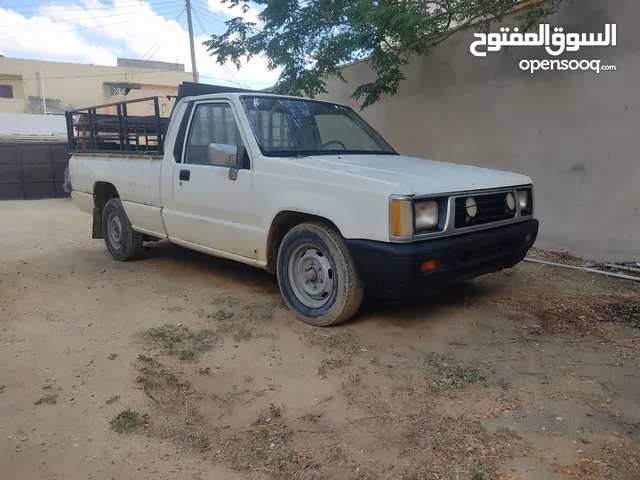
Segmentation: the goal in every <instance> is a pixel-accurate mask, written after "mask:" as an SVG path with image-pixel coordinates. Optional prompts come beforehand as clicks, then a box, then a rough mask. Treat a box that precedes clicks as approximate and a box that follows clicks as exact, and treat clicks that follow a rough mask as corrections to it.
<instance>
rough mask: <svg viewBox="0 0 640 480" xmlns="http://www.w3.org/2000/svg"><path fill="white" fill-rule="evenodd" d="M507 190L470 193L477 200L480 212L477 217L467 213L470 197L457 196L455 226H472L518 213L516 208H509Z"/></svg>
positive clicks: (505, 218) (510, 216) (511, 216)
mask: <svg viewBox="0 0 640 480" xmlns="http://www.w3.org/2000/svg"><path fill="white" fill-rule="evenodd" d="M506 195H507V192H503V193H489V194H484V195H469V197H471V198H473V199H474V200H475V202H476V205H477V208H478V212H477V214H476V216H475V217H471V216H470V215H469V214H468V213H467V208H466V207H465V202H466V200H467V198H469V197H461V198H456V204H455V206H456V216H455V222H454V226H455V228H465V227H472V226H474V225H483V224H485V223H491V222H499V221H501V220H509V219H511V218H514V217H515V215H516V212H515V210H509V209H508V208H507V203H506V201H505V197H506Z"/></svg>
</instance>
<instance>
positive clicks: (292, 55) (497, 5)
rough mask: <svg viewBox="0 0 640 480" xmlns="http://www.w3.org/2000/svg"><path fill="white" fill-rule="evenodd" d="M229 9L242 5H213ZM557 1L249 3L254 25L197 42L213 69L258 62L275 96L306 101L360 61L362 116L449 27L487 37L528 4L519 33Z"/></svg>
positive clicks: (234, 24) (232, 0)
mask: <svg viewBox="0 0 640 480" xmlns="http://www.w3.org/2000/svg"><path fill="white" fill-rule="evenodd" d="M221 1H222V3H225V4H227V5H228V6H229V7H236V6H242V7H243V8H244V9H245V11H246V10H248V9H249V3H246V2H245V1H241V0H221ZM561 2H562V0H548V1H546V2H542V3H538V2H530V1H529V0H422V1H415V0H255V1H253V2H251V3H252V4H255V5H257V6H258V8H260V9H262V8H264V10H262V12H261V13H260V15H259V17H258V18H259V19H260V21H261V22H262V25H261V28H257V25H256V23H253V22H249V21H246V20H244V19H243V18H241V17H236V18H233V19H231V20H229V21H227V22H226V25H227V31H226V32H224V33H223V34H222V35H212V36H211V39H209V40H207V41H206V42H204V45H205V46H206V47H207V50H208V51H209V53H210V54H211V55H212V56H214V57H216V59H217V62H218V63H220V64H224V63H225V62H227V61H231V62H232V63H234V64H235V65H236V67H237V68H240V62H241V60H242V59H243V58H247V59H251V58H252V57H254V56H257V55H264V56H265V57H266V58H267V59H268V68H269V69H271V70H273V69H280V70H281V74H280V77H279V78H278V81H277V83H276V85H275V91H277V92H280V93H286V94H290V95H306V96H308V97H314V96H316V95H318V94H320V93H327V91H326V88H325V87H326V83H325V79H326V78H327V77H329V76H333V75H336V76H338V78H340V79H341V80H342V81H345V79H344V78H343V77H342V75H341V73H340V69H339V67H340V65H344V64H345V63H348V62H352V61H355V60H361V59H366V62H367V63H368V64H369V65H370V66H371V68H372V69H373V71H374V72H375V74H376V78H375V79H373V80H372V81H371V82H367V83H363V84H362V85H358V86H357V87H356V88H355V90H354V92H353V94H352V97H353V98H355V99H358V100H360V99H362V101H363V103H362V108H366V107H368V106H370V105H372V104H374V103H375V102H377V101H378V100H379V99H380V97H381V96H383V95H394V94H395V93H396V91H397V89H398V86H399V85H400V83H401V82H402V81H403V80H404V79H405V75H404V73H403V71H402V66H403V65H405V64H406V63H408V60H409V58H410V57H411V56H412V55H425V54H426V53H427V52H428V51H429V50H430V49H431V48H432V47H435V46H436V45H438V44H439V43H441V42H443V41H444V40H446V39H447V38H448V37H449V36H450V35H451V34H452V28H453V27H455V26H466V25H469V24H472V23H475V24H476V28H479V29H484V30H487V29H489V28H490V26H491V24H493V23H495V22H501V21H502V19H503V17H504V15H505V14H506V13H507V12H509V11H511V10H512V9H513V8H514V7H517V6H519V5H521V4H525V3H535V4H534V5H533V6H530V7H527V8H525V9H523V10H521V11H520V12H522V13H518V14H517V15H516V22H517V23H518V24H519V26H520V27H521V28H522V29H523V31H526V30H528V29H530V28H532V27H535V26H537V24H538V23H540V21H541V20H542V19H544V18H545V17H546V16H548V15H550V14H552V13H554V12H555V11H557V8H558V5H559V4H560V3H561Z"/></svg>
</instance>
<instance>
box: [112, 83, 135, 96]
mask: <svg viewBox="0 0 640 480" xmlns="http://www.w3.org/2000/svg"><path fill="white" fill-rule="evenodd" d="M130 91H131V89H130V88H127V87H117V86H115V85H112V86H111V96H113V97H126V96H127V94H128V93H129V92H130Z"/></svg>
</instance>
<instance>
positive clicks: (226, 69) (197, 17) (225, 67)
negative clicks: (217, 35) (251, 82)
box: [193, 10, 240, 85]
mask: <svg viewBox="0 0 640 480" xmlns="http://www.w3.org/2000/svg"><path fill="white" fill-rule="evenodd" d="M193 13H194V15H195V17H196V20H197V21H198V23H199V24H200V28H201V29H202V33H204V34H205V35H206V36H210V35H209V34H208V33H207V29H206V28H204V25H202V21H201V20H200V16H199V15H198V12H196V11H195V10H194V11H193ZM222 69H223V70H224V71H225V73H226V74H227V76H228V77H229V81H230V82H232V83H235V84H236V85H240V84H239V83H238V81H237V80H236V79H235V78H234V76H233V74H232V73H231V72H230V71H229V69H228V68H227V66H226V65H225V64H222Z"/></svg>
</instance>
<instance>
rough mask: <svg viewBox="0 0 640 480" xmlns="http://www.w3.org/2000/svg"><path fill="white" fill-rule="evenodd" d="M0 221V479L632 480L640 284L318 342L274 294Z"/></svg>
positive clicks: (416, 320)
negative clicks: (122, 257)
mask: <svg viewBox="0 0 640 480" xmlns="http://www.w3.org/2000/svg"><path fill="white" fill-rule="evenodd" d="M90 227H91V224H90V217H89V216H87V215H85V214H83V213H81V212H79V211H77V210H76V209H75V208H74V207H73V206H72V204H71V203H70V202H69V201H67V200H56V201H37V202H35V201H34V202H3V203H0V365H1V366H0V431H1V436H0V472H1V473H0V477H1V478H2V479H6V480H14V479H15V480H18V479H19V480H31V479H59V480H62V479H65V480H67V479H68V480H74V479H94V480H102V479H105V480H109V479H118V480H119V479H133V478H135V479H139V480H144V479H153V480H160V479H193V480H205V479H224V480H227V479H229V480H233V479H307V480H320V479H348V480H374V479H380V480H388V479H397V480H421V479H424V480H426V479H429V480H431V479H433V480H436V479H458V478H460V479H473V480H481V479H503V480H506V479H516V478H519V479H546V478H553V479H556V478H557V479H563V478H593V479H624V480H626V479H640V454H639V453H638V448H639V447H638V444H639V443H640V369H639V365H640V361H639V359H640V357H639V355H638V354H639V352H640V328H639V327H640V284H639V283H638V282H636V283H633V282H626V281H622V280H617V279H611V278H607V277H603V276H598V275H593V274H588V273H582V272H576V271H571V270H565V269H555V268H552V267H547V266H540V265H534V264H529V263H526V264H522V265H519V266H518V267H516V268H514V269H512V270H509V271H505V272H501V273H498V274H494V275H490V276H486V277H483V278H481V279H477V280H475V281H473V282H469V283H467V284H464V285H460V286H458V287H456V288H454V289H453V290H452V291H451V292H450V294H448V295H444V296H440V297H437V298H427V299H423V300H420V301H412V302H397V301H396V302H386V301H380V300H373V299H367V300H366V301H365V304H364V306H363V308H362V310H361V312H360V313H359V314H358V316H357V317H356V318H355V319H354V320H353V321H351V322H349V323H347V324H344V325H342V326H339V327H335V328H329V329H319V328H312V327H310V326H307V325H305V324H302V323H301V322H299V321H297V320H295V319H294V317H293V316H292V315H291V314H290V313H289V312H288V310H287V309H286V308H285V307H284V306H283V303H282V301H281V297H280V295H279V293H278V288H277V284H276V281H275V278H273V277H271V276H269V275H268V274H266V273H263V272H260V271H258V270H255V269H252V268H248V267H244V266H241V265H238V264H234V263H231V262H228V261H222V260H219V259H214V258H211V257H207V256H205V255H201V254H198V253H193V252H189V251H186V250H184V249H180V248H177V247H173V246H171V245H166V244H153V245H151V246H150V247H149V249H148V250H147V251H146V256H145V259H143V260H141V261H137V262H133V263H118V262H116V261H114V260H112V259H111V258H110V257H109V255H108V254H107V252H106V250H105V247H104V244H103V243H102V242H101V241H94V240H91V239H90Z"/></svg>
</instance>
